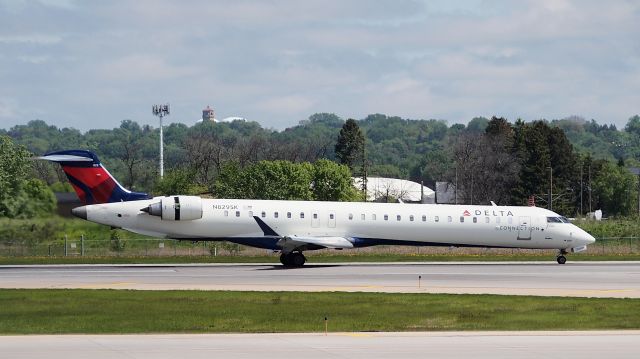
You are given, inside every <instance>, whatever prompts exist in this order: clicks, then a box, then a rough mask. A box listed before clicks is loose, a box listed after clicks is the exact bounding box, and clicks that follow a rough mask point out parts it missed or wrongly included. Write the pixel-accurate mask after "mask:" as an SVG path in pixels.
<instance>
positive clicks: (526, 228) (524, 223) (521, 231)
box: [518, 216, 531, 240]
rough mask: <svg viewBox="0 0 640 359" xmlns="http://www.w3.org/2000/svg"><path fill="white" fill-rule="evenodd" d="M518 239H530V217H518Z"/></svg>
mask: <svg viewBox="0 0 640 359" xmlns="http://www.w3.org/2000/svg"><path fill="white" fill-rule="evenodd" d="M518 240H531V217H528V216H521V217H520V226H519V227H518Z"/></svg>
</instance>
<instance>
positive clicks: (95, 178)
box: [39, 150, 150, 204]
mask: <svg viewBox="0 0 640 359" xmlns="http://www.w3.org/2000/svg"><path fill="white" fill-rule="evenodd" d="M39 159H43V160H48V161H52V162H57V163H59V164H60V165H61V166H62V170H63V171H64V173H65V174H66V175H67V178H69V182H71V185H72V186H73V189H74V190H75V191H76V193H77V194H78V197H79V198H80V200H81V201H82V202H83V203H84V204H97V203H108V202H126V201H136V200H141V199H148V198H150V197H149V195H148V194H146V193H139V192H131V191H129V190H128V189H126V188H124V187H122V185H121V184H120V183H118V181H117V180H116V179H115V178H113V176H112V175H111V174H110V173H109V171H107V169H106V168H104V167H103V166H102V164H101V163H100V160H99V159H98V156H96V155H95V154H94V153H93V152H90V151H86V150H69V151H58V152H50V153H47V154H46V155H44V156H42V157H39Z"/></svg>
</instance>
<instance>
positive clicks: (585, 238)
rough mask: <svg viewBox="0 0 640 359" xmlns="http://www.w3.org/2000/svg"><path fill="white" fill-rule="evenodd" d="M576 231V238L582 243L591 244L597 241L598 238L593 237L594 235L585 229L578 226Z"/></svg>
mask: <svg viewBox="0 0 640 359" xmlns="http://www.w3.org/2000/svg"><path fill="white" fill-rule="evenodd" d="M576 232H577V233H576V239H577V240H578V241H579V242H580V244H582V245H589V244H592V243H595V242H596V239H595V238H593V236H592V235H590V234H589V233H587V232H586V231H584V230H583V229H581V228H577V231H576Z"/></svg>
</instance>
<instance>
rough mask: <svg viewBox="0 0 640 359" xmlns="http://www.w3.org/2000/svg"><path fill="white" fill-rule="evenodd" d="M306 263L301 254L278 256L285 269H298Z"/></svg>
mask: <svg viewBox="0 0 640 359" xmlns="http://www.w3.org/2000/svg"><path fill="white" fill-rule="evenodd" d="M306 261H307V258H306V257H305V256H304V255H303V254H302V252H291V253H286V254H285V253H282V254H281V255H280V263H282V264H283V265H284V266H285V267H287V268H300V267H302V266H303V265H304V263H305V262H306Z"/></svg>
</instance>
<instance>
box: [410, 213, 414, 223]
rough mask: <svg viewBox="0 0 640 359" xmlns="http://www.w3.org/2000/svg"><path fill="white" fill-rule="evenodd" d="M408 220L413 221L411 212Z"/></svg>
mask: <svg viewBox="0 0 640 359" xmlns="http://www.w3.org/2000/svg"><path fill="white" fill-rule="evenodd" d="M409 221H411V222H413V214H412V215H410V216H409Z"/></svg>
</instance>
